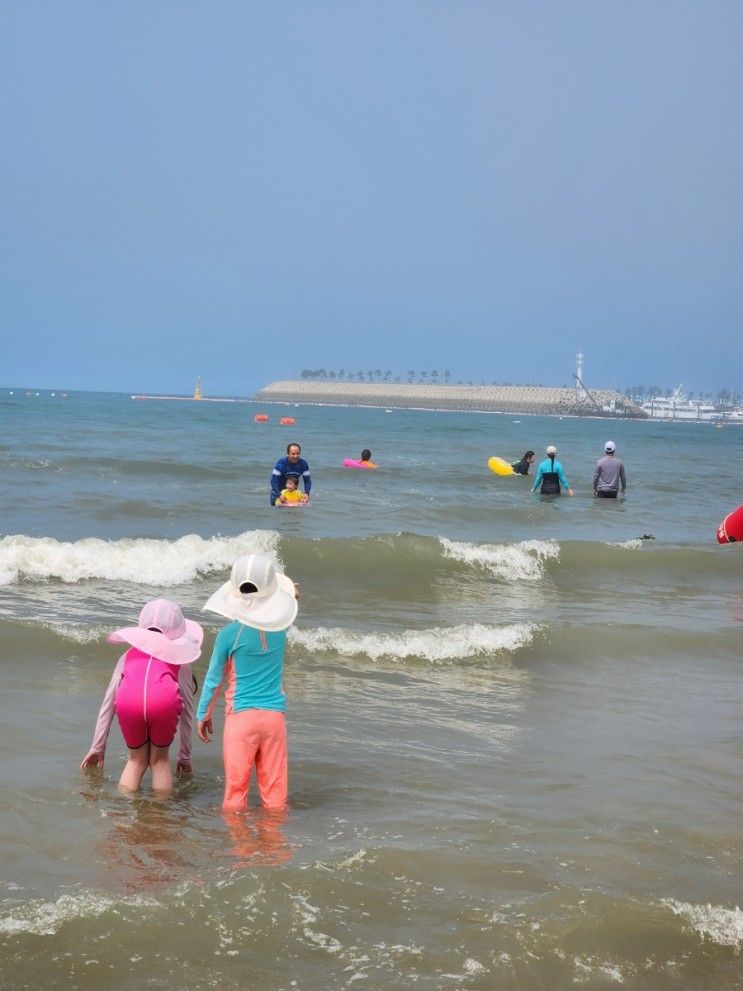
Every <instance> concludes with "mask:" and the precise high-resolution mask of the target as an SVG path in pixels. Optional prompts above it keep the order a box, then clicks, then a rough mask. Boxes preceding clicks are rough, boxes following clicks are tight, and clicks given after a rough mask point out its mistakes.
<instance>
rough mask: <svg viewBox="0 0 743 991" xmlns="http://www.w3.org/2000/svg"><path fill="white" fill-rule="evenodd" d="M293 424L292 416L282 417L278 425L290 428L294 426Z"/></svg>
mask: <svg viewBox="0 0 743 991" xmlns="http://www.w3.org/2000/svg"><path fill="white" fill-rule="evenodd" d="M294 422H295V421H294V417H293V416H282V417H281V419H280V420H279V423H280V424H282V426H284V427H291V426H293V425H294Z"/></svg>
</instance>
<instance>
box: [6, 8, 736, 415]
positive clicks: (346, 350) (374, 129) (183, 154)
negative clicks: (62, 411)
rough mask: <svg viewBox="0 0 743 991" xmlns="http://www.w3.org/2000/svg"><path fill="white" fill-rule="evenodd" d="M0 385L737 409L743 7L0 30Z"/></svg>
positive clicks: (274, 17)
mask: <svg viewBox="0 0 743 991" xmlns="http://www.w3.org/2000/svg"><path fill="white" fill-rule="evenodd" d="M0 37H2V39H3V46H4V54H3V58H2V60H1V61H0V128H1V131H0V133H2V136H3V148H4V150H3V153H2V155H0V197H2V200H1V205H2V223H0V332H1V336H2V346H1V350H2V360H1V361H0V385H4V386H35V387H37V388H67V389H93V390H98V389H100V390H112V391H124V392H128V391H140V392H158V393H161V392H162V393H188V392H190V391H191V390H192V389H193V386H194V383H195V380H196V378H197V376H200V377H201V380H202V383H203V388H204V393H205V394H206V395H213V396H217V395H237V396H244V395H250V394H252V393H253V392H255V391H256V390H257V389H259V388H260V387H261V386H262V385H264V384H266V383H268V382H271V381H273V380H276V379H282V378H294V377H299V375H300V373H301V371H302V369H304V368H313V369H316V368H325V369H326V370H327V371H330V370H335V371H336V372H337V371H339V370H340V369H346V370H349V369H353V370H364V371H365V370H367V369H376V368H380V369H382V370H383V371H385V370H390V371H391V372H392V375H393V376H397V375H401V376H402V377H403V380H404V379H405V378H406V377H407V372H408V370H416V371H418V372H419V371H420V370H423V369H425V370H428V371H430V370H432V369H437V370H438V371H439V372H440V373H443V370H444V369H449V370H450V372H451V381H457V380H460V379H461V380H464V381H468V380H470V379H474V380H475V381H478V382H479V381H487V382H491V381H497V382H506V381H509V382H514V383H516V382H518V383H534V384H537V383H539V384H544V385H564V384H572V372H573V371H574V369H575V355H576V352H577V351H582V352H583V353H584V354H585V381H586V383H587V384H588V385H589V387H590V386H593V387H596V388H599V387H619V388H625V387H627V386H631V385H634V384H638V383H642V384H645V385H650V384H658V385H661V386H667V387H671V386H676V385H678V384H679V383H683V384H684V385H685V387H686V388H687V390H689V391H692V390H693V391H696V390H718V389H720V388H722V387H725V388H734V389H737V390H739V391H743V360H742V359H743V333H742V332H741V330H742V327H743V320H742V317H743V264H742V261H743V209H742V206H741V204H742V201H743V197H742V196H741V177H742V176H743V110H742V109H741V108H742V106H743V103H742V102H741V93H743V58H741V56H740V53H741V51H742V50H743V45H742V43H743V4H741V3H740V2H739V0H731V2H721V0H704V2H700V0H694V2H686V0H652V2H647V0H622V2H617V0H610V2H609V0H583V2H572V0H509V2H500V0H488V2H477V0H456V2H454V0H452V2H447V3H442V2H438V0H425V2H418V0H391V2H387V0H378V2H373V3H372V2H365V0H353V2H349V0H342V2H331V0H328V2H315V0H304V2H301V0H293V2H281V0H279V2H275V3H267V4H264V3H261V4H259V3H254V2H249V0H241V2H228V0H211V2H187V0H178V2H168V0H127V2H126V3H101V2H100V0H95V2H87V3H86V2H76V0H69V2H65V3H52V2H38V0H4V2H3V3H2V5H0Z"/></svg>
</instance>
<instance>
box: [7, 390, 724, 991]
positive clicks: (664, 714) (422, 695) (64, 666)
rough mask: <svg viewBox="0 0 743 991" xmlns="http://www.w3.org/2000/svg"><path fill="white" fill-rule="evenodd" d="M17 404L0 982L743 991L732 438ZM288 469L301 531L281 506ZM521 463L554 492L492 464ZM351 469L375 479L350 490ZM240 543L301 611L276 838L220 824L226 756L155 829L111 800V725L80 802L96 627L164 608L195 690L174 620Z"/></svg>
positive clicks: (515, 420) (144, 808)
mask: <svg viewBox="0 0 743 991" xmlns="http://www.w3.org/2000/svg"><path fill="white" fill-rule="evenodd" d="M25 391H26V390H24V389H21V390H13V393H14V394H13V395H11V394H10V391H9V390H8V389H4V390H2V391H1V392H0V411H1V415H2V426H3V429H2V433H1V434H0V489H1V493H0V494H1V496H2V507H3V511H2V531H1V533H0V633H1V638H0V644H1V646H0V689H1V694H0V697H1V698H2V702H3V719H2V721H0V742H1V744H2V752H3V757H4V759H3V773H2V796H1V797H2V806H3V815H2V819H1V820H0V822H1V823H2V825H1V826H0V857H1V859H2V864H3V871H2V882H1V883H2V891H1V892H0V898H1V899H2V902H1V904H0V987H2V988H15V989H20V988H33V989H37V988H39V987H45V988H57V987H59V988H65V989H78V988H79V989H86V991H87V989H93V988H95V989H98V988H101V987H105V988H107V989H119V988H121V989H124V988H126V989H131V988H138V989H139V988H158V989H161V988H167V989H170V988H173V989H175V988H179V989H180V988H188V989H207V988H219V989H237V988H253V987H255V988H261V989H262V991H274V989H275V991H279V989H282V991H283V989H293V988H294V989H304V991H315V989H317V991H320V989H336V988H338V989H340V988H351V987H364V988H368V989H370V991H377V989H392V988H395V989H397V988H413V987H414V988H420V989H448V988H456V989H467V991H480V989H483V991H486V989H487V991H490V989H494V988H498V989H504V991H510V989H513V991H542V989H563V988H565V989H567V988H574V987H576V986H578V987H581V986H583V987H586V988H611V987H615V986H621V987H623V988H631V989H652V991H664V989H684V991H686V989H688V991H701V989H710V991H712V989H714V991H719V989H726V988H739V987H742V986H743V957H741V945H742V944H743V911H742V910H741V908H740V906H741V905H742V904H743V900H742V898H741V888H742V885H741V881H742V878H743V834H742V830H741V812H742V811H743V809H742V808H741V804H742V803H741V750H742V748H741V702H742V701H743V664H742V658H741V624H742V623H743V548H739V547H737V546H726V547H720V546H718V545H717V544H716V542H715V530H716V527H717V525H718V523H719V522H720V520H721V519H722V517H723V516H724V515H725V514H726V513H727V512H729V511H730V510H731V509H733V508H735V506H737V505H738V504H740V502H741V501H742V498H741V477H743V467H742V466H743V428H736V427H731V426H728V427H725V428H724V429H720V430H718V429H715V428H714V427H711V426H709V425H706V424H681V423H676V424H664V423H650V422H616V423H608V422H606V421H601V420H593V419H585V420H576V419H555V418H546V417H528V416H521V417H514V416H502V415H465V414H453V413H428V412H416V411H403V410H393V411H392V412H390V413H385V411H384V410H376V409H360V408H356V409H349V408H333V407H312V406H298V407H293V406H292V407H287V406H265V407H259V406H256V405H252V404H238V403H234V404H216V403H193V402H164V401H163V402H161V401H151V402H150V401H134V400H132V399H131V398H130V397H128V396H121V395H103V394H80V393H73V394H70V395H69V396H67V397H64V398H63V397H62V396H61V395H60V394H57V395H55V396H52V395H50V394H49V393H47V392H42V393H40V394H39V395H36V394H33V395H30V396H27V395H25ZM259 410H260V411H265V412H267V413H269V416H270V421H269V423H267V424H256V423H255V422H254V421H253V416H254V414H255V413H256V412H258V411H259ZM287 414H289V415H292V416H294V417H295V418H296V424H295V426H293V427H285V426H280V425H279V423H278V419H279V416H281V415H287ZM609 437H610V438H611V439H612V440H614V441H615V442H616V443H617V447H618V453H619V454H620V455H621V456H623V458H624V460H625V463H626V465H627V473H628V493H627V498H626V499H625V500H623V501H619V502H616V503H614V502H609V501H595V500H593V499H592V497H591V478H592V471H593V466H594V464H595V461H596V459H597V458H598V457H599V456H600V455H601V453H602V450H603V444H604V442H605V441H606V440H607V439H608V438H609ZM294 440H297V441H299V442H300V443H301V444H302V445H303V454H304V455H306V457H307V460H308V461H309V463H310V467H311V469H312V477H313V490H312V502H311V503H310V505H309V506H307V507H304V508H300V509H271V507H270V506H269V502H268V483H269V476H270V471H271V467H272V466H273V463H274V462H275V460H276V459H277V458H278V457H279V456H280V455H281V454H282V453H283V451H284V449H285V447H286V445H287V443H289V442H290V441H294ZM549 443H554V444H557V445H558V447H559V457H560V458H561V460H562V461H563V463H564V465H565V468H566V472H567V474H568V477H569V479H570V482H571V484H572V486H573V488H574V489H575V491H576V496H575V498H573V499H569V498H567V497H564V498H561V499H558V500H552V501H548V500H543V499H541V498H540V497H538V496H535V495H531V494H529V491H528V490H529V482H528V480H526V479H523V478H518V477H514V478H497V477H496V476H494V475H492V474H490V472H489V471H488V470H487V468H486V465H485V463H486V460H487V458H488V457H489V456H490V455H493V454H496V455H500V456H502V457H506V458H509V459H514V458H516V457H519V456H520V455H521V454H522V453H523V451H524V450H525V449H527V448H533V449H535V450H536V451H537V452H541V451H543V450H544V448H545V446H546V445H547V444H549ZM362 447H369V448H370V449H371V450H372V453H373V457H374V460H375V461H376V462H377V463H378V464H379V465H380V468H379V470H378V471H377V472H359V471H349V470H347V469H343V468H342V467H341V462H342V460H343V458H345V457H358V455H359V452H360V451H361V449H362ZM645 534H652V535H653V536H654V538H655V539H653V540H648V539H642V538H643V535H645ZM250 550H264V551H268V552H269V553H271V554H273V555H275V557H276V559H277V560H278V562H279V563H280V564H281V566H282V567H283V568H284V569H285V570H286V571H287V573H288V574H289V575H291V576H292V578H294V579H295V580H297V581H298V583H299V585H300V588H301V598H300V612H299V615H298V618H297V622H296V626H295V627H294V628H293V630H292V631H291V635H290V642H289V648H288V651H287V662H286V684H285V687H286V691H287V694H288V699H289V703H288V725H289V735H290V804H291V808H290V810H289V812H288V813H287V815H286V816H282V817H279V818H276V817H273V816H268V815H266V814H264V813H262V812H261V811H260V809H258V808H257V807H255V806H252V807H251V809H250V810H249V811H248V812H247V813H246V814H245V815H244V816H242V817H238V818H237V819H236V820H231V821H227V820H225V819H224V818H223V817H222V815H221V813H220V809H219V806H220V800H221V789H222V768H221V759H220V751H219V745H218V742H216V743H213V744H212V745H211V746H205V745H202V744H201V743H200V742H199V741H198V740H196V741H195V743H194V763H195V771H196V773H195V775H194V778H193V779H192V780H190V781H186V782H181V783H180V784H179V785H178V786H177V788H176V791H175V794H174V796H173V797H172V799H170V800H168V801H165V802H161V801H157V800H156V799H155V798H154V797H153V795H152V794H151V792H150V790H149V786H148V785H146V786H145V787H144V789H143V790H142V792H141V793H140V795H139V796H137V797H136V798H131V797H125V796H122V795H120V794H119V793H118V791H117V788H116V780H117V778H118V774H119V773H120V769H121V767H122V764H123V761H124V755H125V748H124V745H123V742H122V740H121V738H120V736H119V733H118V728H117V727H116V726H114V728H113V730H112V734H111V738H110V741H109V748H108V752H107V756H106V765H105V769H104V772H103V773H102V774H93V775H87V776H86V775H84V774H82V773H81V772H80V770H79V762H80V760H81V758H82V757H83V755H84V754H85V753H86V751H87V747H88V744H89V742H90V736H91V733H92V728H93V724H94V722H95V717H96V714H97V710H98V706H99V703H100V699H101V697H102V694H103V691H104V689H105V687H106V685H107V683H108V680H109V677H110V674H111V671H112V668H113V665H114V663H115V661H116V658H117V656H118V653H117V649H116V648H115V647H112V646H111V645H108V644H107V643H106V642H105V634H106V633H107V632H109V631H110V630H111V629H113V628H115V627H117V626H121V625H124V624H126V623H129V622H131V621H132V620H134V619H135V618H136V615H137V612H138V610H139V608H140V606H141V605H142V603H143V602H144V601H145V600H146V599H148V598H152V597H155V596H157V595H166V596H169V597H171V598H174V599H176V600H177V601H179V602H180V603H181V604H182V605H183V607H184V609H185V610H186V612H187V614H189V615H191V616H193V617H194V618H198V619H199V620H200V621H201V622H203V623H204V625H205V628H206V649H205V654H204V657H202V660H201V661H200V662H199V663H198V664H197V665H196V673H197V676H198V677H199V679H201V677H203V672H204V670H205V667H206V662H207V660H208V655H209V651H210V648H211V643H212V641H213V636H214V633H215V631H216V629H217V625H218V617H212V616H210V615H209V614H206V613H200V607H201V605H202V604H203V602H204V601H205V600H206V598H207V597H208V595H209V594H210V593H211V591H213V589H214V588H215V587H216V586H217V585H218V584H219V583H221V582H223V581H224V580H225V579H226V577H227V575H228V572H229V568H230V565H231V563H232V561H233V559H234V558H235V557H236V556H237V555H238V554H241V553H245V552H247V551H250ZM218 723H219V721H218ZM217 735H218V736H219V731H218V734H217ZM252 801H253V802H255V795H253V796H252Z"/></svg>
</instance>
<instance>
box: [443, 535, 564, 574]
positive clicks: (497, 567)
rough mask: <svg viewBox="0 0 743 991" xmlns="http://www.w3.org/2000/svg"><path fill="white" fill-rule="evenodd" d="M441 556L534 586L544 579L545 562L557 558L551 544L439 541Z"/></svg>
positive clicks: (553, 545) (557, 546) (556, 549)
mask: <svg viewBox="0 0 743 991" xmlns="http://www.w3.org/2000/svg"><path fill="white" fill-rule="evenodd" d="M439 542H440V544H441V547H442V548H443V551H444V556H445V557H449V558H452V559H453V560H455V561H461V562H462V563H463V564H467V565H470V566H472V567H476V568H482V569H484V570H485V571H490V572H491V574H493V575H495V576H496V577H497V578H504V579H505V580H506V581H509V582H519V581H522V582H523V581H526V582H536V581H539V579H540V578H543V577H544V564H545V562H546V561H551V560H556V559H557V558H558V557H559V556H560V545H559V544H558V543H557V542H556V541H554V540H522V541H520V542H519V543H516V544H470V543H465V542H461V541H456V540H448V539H447V538H446V537H439Z"/></svg>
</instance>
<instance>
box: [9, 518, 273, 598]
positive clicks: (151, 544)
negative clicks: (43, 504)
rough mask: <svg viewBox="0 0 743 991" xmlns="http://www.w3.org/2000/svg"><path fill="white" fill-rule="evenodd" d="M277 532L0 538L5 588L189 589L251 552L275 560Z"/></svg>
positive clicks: (21, 536)
mask: <svg viewBox="0 0 743 991" xmlns="http://www.w3.org/2000/svg"><path fill="white" fill-rule="evenodd" d="M278 541H279V535H278V533H276V532H275V531H274V530H249V531H247V532H246V533H241V534H238V536H236V537H208V538H206V539H205V538H203V537H199V536H198V535H197V534H195V533H191V534H188V536H185V537H180V538H179V539H178V540H154V539H146V538H136V539H135V538H129V539H123V540H100V539H98V538H96V537H87V538H85V539H84V540H77V541H75V542H73V543H65V542H63V541H59V540H55V539H54V538H52V537H27V536H25V535H24V534H16V535H12V536H9V537H3V538H2V539H0V585H13V584H15V583H17V582H19V581H23V580H30V581H44V580H47V579H50V578H56V579H59V580H60V581H63V582H68V583H75V582H81V581H86V580H89V579H95V578H99V579H104V580H106V581H120V582H121V581H123V582H132V583H134V584H137V585H165V586H174V585H186V584H188V583H189V582H192V581H193V580H194V579H195V578H196V577H197V576H199V575H209V574H212V573H213V572H215V571H224V570H225V569H228V568H231V567H232V563H233V561H234V560H235V558H236V557H239V556H240V555H241V554H247V553H250V552H251V551H260V552H262V553H265V554H272V555H274V556H275V554H276V547H277V544H278Z"/></svg>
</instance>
